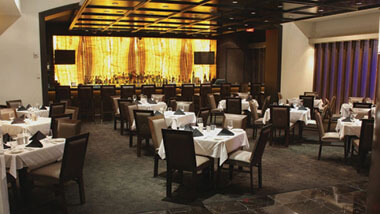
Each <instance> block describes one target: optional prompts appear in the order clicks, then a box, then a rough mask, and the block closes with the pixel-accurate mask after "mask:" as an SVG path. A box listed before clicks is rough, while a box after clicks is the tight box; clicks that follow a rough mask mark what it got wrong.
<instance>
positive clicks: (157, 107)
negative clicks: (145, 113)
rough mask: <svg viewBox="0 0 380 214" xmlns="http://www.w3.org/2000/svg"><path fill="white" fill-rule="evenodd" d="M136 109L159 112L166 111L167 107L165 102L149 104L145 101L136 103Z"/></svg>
mask: <svg viewBox="0 0 380 214" xmlns="http://www.w3.org/2000/svg"><path fill="white" fill-rule="evenodd" d="M137 108H138V109H142V110H154V111H160V110H162V109H163V110H166V108H167V105H166V103H165V102H154V103H149V102H148V101H146V100H140V101H138V103H137Z"/></svg>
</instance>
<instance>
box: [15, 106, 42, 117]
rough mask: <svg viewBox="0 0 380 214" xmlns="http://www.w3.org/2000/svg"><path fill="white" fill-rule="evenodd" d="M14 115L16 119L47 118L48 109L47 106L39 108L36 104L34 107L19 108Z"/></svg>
mask: <svg viewBox="0 0 380 214" xmlns="http://www.w3.org/2000/svg"><path fill="white" fill-rule="evenodd" d="M16 115H17V117H29V118H32V117H34V116H38V117H49V107H47V106H40V105H39V104H38V103H37V104H36V106H34V107H33V106H31V105H27V106H26V107H24V106H19V107H18V108H17V109H16Z"/></svg>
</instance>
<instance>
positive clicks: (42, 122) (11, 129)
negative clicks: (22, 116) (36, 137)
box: [0, 117, 51, 137]
mask: <svg viewBox="0 0 380 214" xmlns="http://www.w3.org/2000/svg"><path fill="white" fill-rule="evenodd" d="M50 123H51V118H48V117H39V118H38V120H37V121H32V120H25V123H19V124H11V121H6V120H2V121H0V128H1V131H2V133H3V134H6V133H8V134H9V135H10V136H12V137H15V136H17V134H20V133H22V132H23V131H24V130H25V131H26V132H28V133H29V134H32V135H33V134H35V133H36V132H37V131H40V132H42V133H43V134H45V135H47V134H49V130H50Z"/></svg>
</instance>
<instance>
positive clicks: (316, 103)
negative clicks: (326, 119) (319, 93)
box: [288, 98, 323, 111]
mask: <svg viewBox="0 0 380 214" xmlns="http://www.w3.org/2000/svg"><path fill="white" fill-rule="evenodd" d="M288 103H289V104H291V105H292V104H300V103H301V99H299V98H289V99H288ZM314 108H316V109H319V110H320V111H322V110H323V100H322V99H314Z"/></svg>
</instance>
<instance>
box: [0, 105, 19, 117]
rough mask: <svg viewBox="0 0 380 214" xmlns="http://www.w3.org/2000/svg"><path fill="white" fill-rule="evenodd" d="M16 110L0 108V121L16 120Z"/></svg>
mask: <svg viewBox="0 0 380 214" xmlns="http://www.w3.org/2000/svg"><path fill="white" fill-rule="evenodd" d="M16 115H17V114H16V110H15V109H14V108H2V109H0V120H10V119H11V118H16Z"/></svg>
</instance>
